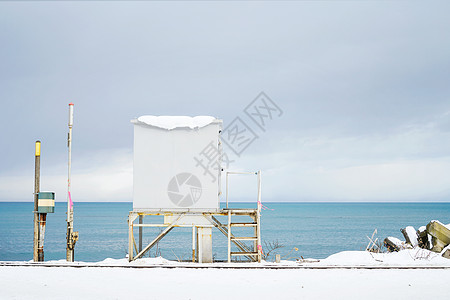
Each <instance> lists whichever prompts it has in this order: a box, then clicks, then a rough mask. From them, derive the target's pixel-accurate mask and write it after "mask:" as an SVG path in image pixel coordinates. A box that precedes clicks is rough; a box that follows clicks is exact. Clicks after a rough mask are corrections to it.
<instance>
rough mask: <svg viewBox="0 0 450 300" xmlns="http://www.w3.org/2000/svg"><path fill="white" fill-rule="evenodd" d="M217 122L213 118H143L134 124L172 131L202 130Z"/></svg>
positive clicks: (134, 121)
mask: <svg viewBox="0 0 450 300" xmlns="http://www.w3.org/2000/svg"><path fill="white" fill-rule="evenodd" d="M214 121H216V118H214V117H211V116H197V117H188V116H150V115H148V116H141V117H139V118H137V119H136V120H133V121H132V122H133V123H135V124H139V123H141V124H146V125H150V126H154V127H158V128H162V129H167V130H172V129H175V128H191V129H195V128H202V127H205V126H207V125H209V124H211V123H213V122H214Z"/></svg>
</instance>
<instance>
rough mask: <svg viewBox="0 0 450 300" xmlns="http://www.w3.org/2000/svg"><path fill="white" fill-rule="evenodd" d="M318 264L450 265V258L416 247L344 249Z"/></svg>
mask: <svg viewBox="0 0 450 300" xmlns="http://www.w3.org/2000/svg"><path fill="white" fill-rule="evenodd" d="M317 264H318V265H327V266H450V259H447V258H444V257H442V256H441V255H440V254H439V253H435V252H432V251H429V250H426V249H422V248H414V249H406V250H402V251H399V252H390V253H371V252H368V251H344V252H339V253H336V254H333V255H331V256H329V257H328V258H326V259H323V260H321V261H320V262H319V263H317Z"/></svg>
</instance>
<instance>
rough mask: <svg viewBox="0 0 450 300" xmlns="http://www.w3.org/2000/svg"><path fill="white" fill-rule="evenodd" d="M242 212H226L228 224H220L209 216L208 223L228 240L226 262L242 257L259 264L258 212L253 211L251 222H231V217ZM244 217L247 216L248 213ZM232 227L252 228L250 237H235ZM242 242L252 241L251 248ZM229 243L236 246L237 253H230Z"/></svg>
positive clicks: (231, 210)
mask: <svg viewBox="0 0 450 300" xmlns="http://www.w3.org/2000/svg"><path fill="white" fill-rule="evenodd" d="M240 212H241V213H242V210H233V209H230V210H228V223H227V224H222V223H221V222H220V221H219V220H218V219H216V218H215V217H214V216H210V221H211V222H212V223H213V224H214V226H215V227H217V228H218V229H219V231H220V232H222V233H223V234H224V235H225V236H226V237H227V239H228V262H231V258H232V256H244V257H246V258H247V259H249V260H250V261H253V262H260V261H261V251H260V250H261V247H258V245H261V239H260V227H259V219H260V218H259V212H258V211H257V210H254V211H253V212H252V215H251V217H252V219H253V222H232V218H231V217H232V216H233V215H239V213H240ZM246 215H249V214H248V213H247V214H246ZM232 227H241V228H242V227H247V228H248V227H250V228H254V230H253V235H252V236H235V235H234V234H233V233H232V232H231V231H232V230H231V228H232ZM244 241H252V242H253V247H249V246H247V245H246V244H245V243H244ZM231 243H233V244H234V245H236V246H237V248H238V249H239V250H240V251H238V252H233V251H231Z"/></svg>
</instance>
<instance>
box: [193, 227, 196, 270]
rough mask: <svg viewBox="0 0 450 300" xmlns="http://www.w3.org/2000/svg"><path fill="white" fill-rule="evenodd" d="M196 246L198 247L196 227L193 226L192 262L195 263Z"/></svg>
mask: <svg viewBox="0 0 450 300" xmlns="http://www.w3.org/2000/svg"><path fill="white" fill-rule="evenodd" d="M195 245H196V239H195V226H192V262H195Z"/></svg>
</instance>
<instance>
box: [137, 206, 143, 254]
mask: <svg viewBox="0 0 450 300" xmlns="http://www.w3.org/2000/svg"><path fill="white" fill-rule="evenodd" d="M143 221H144V216H143V215H139V224H142V223H143ZM143 230H144V228H143V227H142V226H139V252H141V251H142V231H143ZM139 252H138V253H139Z"/></svg>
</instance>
